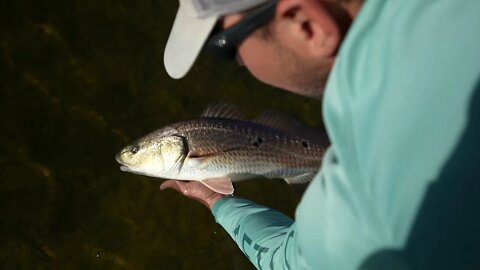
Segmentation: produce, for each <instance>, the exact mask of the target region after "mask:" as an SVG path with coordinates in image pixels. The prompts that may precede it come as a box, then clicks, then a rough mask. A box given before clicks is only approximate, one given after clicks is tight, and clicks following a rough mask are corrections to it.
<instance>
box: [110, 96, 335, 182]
mask: <svg viewBox="0 0 480 270" xmlns="http://www.w3.org/2000/svg"><path fill="white" fill-rule="evenodd" d="M226 108H227V109H226ZM208 110H209V109H207V111H208ZM229 110H230V114H229V113H225V112H226V111H229ZM231 110H232V109H231V107H230V106H227V105H225V104H221V105H217V106H216V108H214V109H211V108H210V113H209V114H205V113H204V115H203V116H202V117H200V118H197V119H193V120H188V121H182V122H177V123H174V124H172V125H169V126H167V127H165V128H161V129H159V130H156V131H154V132H152V133H150V134H148V135H146V136H144V137H142V138H140V139H139V140H137V141H136V142H134V143H133V144H131V145H129V146H127V147H125V148H124V149H122V150H121V151H120V153H119V154H118V155H117V157H116V159H117V161H118V162H119V163H120V164H122V167H121V169H122V170H124V171H128V172H132V173H136V174H143V175H148V176H153V177H159V178H170V179H177V180H197V181H202V183H204V184H206V183H207V182H206V180H209V179H216V180H222V179H223V180H227V181H229V180H234V181H238V180H243V178H250V177H252V176H264V177H267V178H284V179H286V180H287V181H289V182H290V183H293V184H294V183H295V181H298V180H301V181H303V180H302V179H303V178H305V179H307V180H308V179H311V178H312V177H313V175H314V174H315V173H316V172H317V171H318V169H319V167H320V163H321V158H322V156H323V153H324V151H325V148H326V145H325V143H324V142H323V140H322V139H323V138H320V137H321V136H320V137H315V136H309V137H308V138H307V136H303V135H302V132H301V131H298V130H290V131H289V130H283V129H280V128H277V127H276V126H278V124H279V123H280V124H282V122H285V121H289V120H288V119H285V118H282V117H272V115H269V116H268V117H263V118H262V117H260V118H259V119H257V120H255V121H249V120H244V119H240V118H241V117H237V115H232V113H231ZM233 110H234V109H233ZM223 116H224V117H223ZM227 117H228V118H227ZM269 118H270V119H269ZM279 119H280V121H279ZM274 122H276V124H272V123H274ZM270 124H272V125H270ZM302 175H304V176H306V177H303V178H302V177H298V176H302ZM295 177H297V178H295ZM217 182H218V181H217ZM217 182H213V184H214V185H215V183H217ZM206 185H207V186H209V187H210V188H212V185H211V184H210V185H208V184H206ZM213 188H215V187H213ZM216 191H217V190H216Z"/></svg>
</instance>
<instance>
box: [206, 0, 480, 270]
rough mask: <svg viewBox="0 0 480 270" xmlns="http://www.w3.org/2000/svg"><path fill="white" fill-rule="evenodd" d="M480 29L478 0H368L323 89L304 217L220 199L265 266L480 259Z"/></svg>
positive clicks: (421, 265)
mask: <svg viewBox="0 0 480 270" xmlns="http://www.w3.org/2000/svg"><path fill="white" fill-rule="evenodd" d="M479 28H480V1H477V0H456V1H451V0H428V1H427V0H423V1H420V0H390V1H384V0H368V1H366V2H365V4H364V6H363V7H362V9H361V11H360V13H359V15H358V17H357V18H356V19H355V21H354V24H353V25H352V27H351V29H350V31H349V33H348V35H347V37H346V39H345V40H344V43H343V44H342V46H341V48H340V51H339V54H338V57H337V60H336V63H335V66H334V68H333V70H332V72H331V75H330V78H329V80H328V84H327V88H326V92H325V96H324V101H323V112H324V117H325V119H324V122H325V126H326V129H327V132H328V135H329V137H330V140H331V143H332V145H331V147H330V148H329V150H328V151H327V152H326V154H325V157H324V159H323V163H322V167H321V169H320V172H319V173H318V175H317V176H316V178H315V179H314V181H313V182H312V183H311V184H310V186H309V188H308V189H307V191H306V192H305V194H304V196H303V198H302V200H301V202H300V204H299V206H298V208H297V211H296V216H295V221H293V220H291V219H290V218H288V217H286V216H285V215H283V214H281V213H279V212H277V211H275V210H272V209H270V208H267V207H264V206H260V205H257V204H255V203H253V202H250V201H247V200H243V199H239V198H235V197H231V198H224V199H222V200H220V201H218V202H217V203H216V204H215V205H214V208H213V214H214V216H215V218H216V220H217V222H218V223H219V224H221V225H222V226H223V227H224V228H225V229H226V230H227V232H228V233H229V234H230V235H231V236H232V238H233V239H234V240H235V241H236V242H237V244H238V245H239V247H240V248H241V249H242V250H243V251H244V253H245V254H246V255H247V256H248V257H249V259H250V260H251V261H252V263H254V264H255V266H256V267H257V268H258V269H295V270H297V269H335V270H341V269H358V268H362V269H395V268H394V267H397V268H396V269H403V268H414V269H440V268H445V269H475V267H478V266H479V265H480V238H479V232H478V230H480V229H478V228H480V221H479V220H480V218H479V215H480V214H479V213H480V210H479V209H478V207H480V202H479V199H478V198H480V189H479V183H480V29H479ZM402 267H403V268H402ZM478 269H480V268H478Z"/></svg>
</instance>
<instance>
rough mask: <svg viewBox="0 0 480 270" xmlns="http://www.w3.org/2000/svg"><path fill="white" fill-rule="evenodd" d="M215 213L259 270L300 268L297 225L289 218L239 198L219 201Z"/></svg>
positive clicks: (216, 217)
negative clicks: (296, 247)
mask: <svg viewBox="0 0 480 270" xmlns="http://www.w3.org/2000/svg"><path fill="white" fill-rule="evenodd" d="M212 212H213V215H214V216H215V219H216V221H217V223H219V224H220V225H221V226H222V227H223V228H225V230H226V231H227V232H228V233H229V234H230V236H231V237H232V238H233V240H235V242H236V243H237V245H238V246H239V247H240V249H241V250H242V251H243V253H245V255H246V256H247V257H248V259H249V260H250V261H251V262H252V263H253V264H254V265H255V266H256V267H257V268H258V269H298V268H297V267H296V263H297V256H296V255H297V254H295V250H296V249H295V223H294V221H293V220H292V219H291V218H289V217H288V216H286V215H284V214H282V213H280V212H279V211H276V210H274V209H271V208H268V207H265V206H262V205H258V204H256V203H254V202H251V201H248V200H245V199H240V198H236V197H225V198H222V199H220V200H219V201H218V202H217V203H215V205H214V206H213V209H212Z"/></svg>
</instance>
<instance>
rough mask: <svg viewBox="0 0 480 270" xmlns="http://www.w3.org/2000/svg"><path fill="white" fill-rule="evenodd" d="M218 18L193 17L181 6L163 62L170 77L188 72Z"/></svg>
mask: <svg viewBox="0 0 480 270" xmlns="http://www.w3.org/2000/svg"><path fill="white" fill-rule="evenodd" d="M217 19H218V18H217V17H208V18H204V19H200V18H195V17H192V16H190V15H189V14H187V11H186V10H185V9H183V8H182V7H181V6H180V8H179V9H178V12H177V16H176V17H175V22H174V23H173V27H172V31H171V32H170V36H169V37H168V41H167V45H166V47H165V52H164V55H163V63H164V65H165V69H166V70H167V73H168V75H170V77H172V78H174V79H180V78H182V77H183V76H185V74H187V72H188V71H189V70H190V68H191V67H192V65H193V63H194V62H195V59H196V58H197V56H198V54H199V53H200V50H201V49H202V47H203V45H204V43H205V41H206V40H207V38H208V36H209V35H210V32H211V31H212V29H213V27H214V26H215V23H216V22H217Z"/></svg>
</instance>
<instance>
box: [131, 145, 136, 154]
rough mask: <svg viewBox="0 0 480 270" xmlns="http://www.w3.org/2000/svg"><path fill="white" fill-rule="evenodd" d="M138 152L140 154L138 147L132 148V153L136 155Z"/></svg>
mask: <svg viewBox="0 0 480 270" xmlns="http://www.w3.org/2000/svg"><path fill="white" fill-rule="evenodd" d="M137 152H138V145H134V146H132V148H131V149H130V153H132V154H136V153H137Z"/></svg>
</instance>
